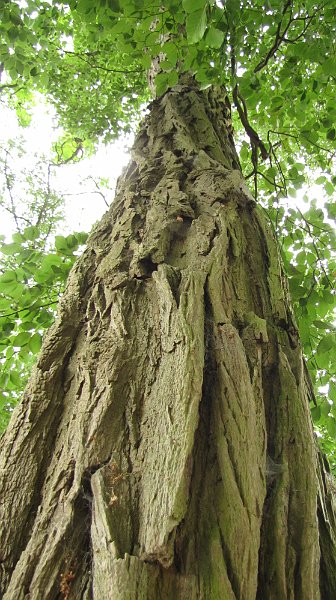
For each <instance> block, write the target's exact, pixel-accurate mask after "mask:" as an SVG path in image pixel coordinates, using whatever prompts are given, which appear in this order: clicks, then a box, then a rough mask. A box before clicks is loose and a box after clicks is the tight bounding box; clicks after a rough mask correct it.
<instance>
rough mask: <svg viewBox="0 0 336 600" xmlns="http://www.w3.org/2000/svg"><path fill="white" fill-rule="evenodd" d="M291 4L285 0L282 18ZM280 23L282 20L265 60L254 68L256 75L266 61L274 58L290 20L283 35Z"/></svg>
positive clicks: (289, 0) (264, 65) (290, 1)
mask: <svg viewBox="0 0 336 600" xmlns="http://www.w3.org/2000/svg"><path fill="white" fill-rule="evenodd" d="M291 4H292V0H287V2H286V4H285V6H284V8H283V11H282V16H283V17H284V16H285V14H286V12H287V10H288V9H289V8H290V6H291ZM282 22H283V18H282V19H281V21H280V23H279V24H278V27H277V30H276V34H275V41H274V44H273V46H272V48H271V49H270V50H269V51H268V53H267V54H266V56H265V58H263V60H261V61H260V63H258V64H257V66H256V67H255V69H254V71H253V72H254V73H258V71H261V69H263V68H264V67H266V65H267V63H268V61H269V60H270V59H271V58H272V56H274V54H275V53H276V51H277V50H278V48H279V46H280V44H281V42H282V41H283V40H284V38H285V36H286V33H287V31H288V29H289V27H290V25H291V23H292V21H291V19H289V21H288V23H287V25H286V27H285V29H284V31H283V33H281V27H282Z"/></svg>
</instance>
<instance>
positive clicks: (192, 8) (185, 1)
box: [182, 0, 208, 13]
mask: <svg viewBox="0 0 336 600" xmlns="http://www.w3.org/2000/svg"><path fill="white" fill-rule="evenodd" d="M207 4H208V0H182V6H183V8H184V10H185V11H186V12H187V13H193V12H196V11H198V10H201V9H204V8H205V7H206V6H207Z"/></svg>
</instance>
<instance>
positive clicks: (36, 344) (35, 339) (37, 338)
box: [29, 333, 42, 354]
mask: <svg viewBox="0 0 336 600" xmlns="http://www.w3.org/2000/svg"><path fill="white" fill-rule="evenodd" d="M41 346H42V336H41V335H40V334H39V333H34V335H32V337H31V338H30V340H29V350H31V351H32V352H33V354H37V353H38V352H39V351H40V349H41Z"/></svg>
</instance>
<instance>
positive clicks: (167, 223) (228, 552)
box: [0, 82, 336, 600]
mask: <svg viewBox="0 0 336 600" xmlns="http://www.w3.org/2000/svg"><path fill="white" fill-rule="evenodd" d="M306 377H307V375H306V371H305V369H304V364H303V359H302V353H301V349H300V343H299V340H298V334H297V327H296V324H295V319H294V317H293V314H292V311H291V308H290V302H289V298H288V292H287V288H286V284H285V279H284V275H283V271H282V267H281V261H280V259H279V254H278V250H277V244H276V241H275V239H274V237H273V234H272V230H271V228H270V227H269V225H268V223H267V222H266V221H265V218H264V216H263V214H262V212H261V210H260V209H259V208H258V206H257V205H256V203H255V201H254V199H253V197H252V196H251V194H250V192H249V191H248V189H247V187H246V185H245V182H244V180H243V177H242V174H241V171H240V168H239V161H238V158H237V155H236V152H235V149H234V145H233V140H232V134H231V129H230V114H229V108H228V106H227V103H226V100H225V94H224V93H223V90H217V91H216V90H209V91H207V92H200V91H199V90H198V89H197V88H196V86H194V85H193V84H192V83H191V82H187V83H179V85H177V86H176V87H175V88H173V89H172V90H170V91H169V92H167V93H166V94H165V95H164V96H163V97H162V98H160V99H158V100H156V101H154V102H153V104H152V106H151V108H150V114H149V116H148V117H147V118H146V120H145V122H144V124H143V125H142V127H141V128H140V131H139V133H138V136H137V138H136V141H135V144H134V148H133V152H132V161H131V163H130V164H129V166H128V168H127V169H126V170H125V172H124V174H123V176H122V177H121V179H120V181H119V184H118V190H117V194H116V198H115V201H114V203H113V205H112V207H111V209H110V210H109V211H108V213H107V214H106V215H105V216H104V217H103V219H102V221H101V223H100V224H99V225H98V226H97V227H96V228H95V230H94V232H93V233H92V235H91V237H90V239H89V242H88V246H87V249H86V251H85V252H84V254H83V256H82V257H81V258H80V259H79V260H78V262H77V264H76V266H75V267H74V269H73V271H72V273H71V274H70V278H69V283H68V287H67V290H66V293H65V294H64V296H63V298H62V301H61V303H60V308H59V316H58V319H57V322H56V323H55V325H54V326H53V327H52V328H51V330H50V331H49V333H48V335H47V336H46V338H45V340H44V344H43V348H42V352H41V355H40V357H39V360H38V363H37V365H36V368H35V369H34V372H33V374H32V377H31V380H30V383H29V385H28V388H27V390H26V392H25V395H24V398H23V400H22V403H21V404H20V406H19V407H18V409H17V410H16V413H15V415H14V417H13V419H12V422H11V424H10V426H9V428H8V431H7V433H6V435H5V437H4V439H3V442H2V449H1V469H2V470H1V473H2V476H1V485H0V488H1V503H2V504H1V511H2V515H1V519H2V520H1V522H2V524H3V526H2V529H1V534H0V535H1V537H0V539H1V552H0V554H1V555H0V561H1V562H0V568H1V571H0V573H1V577H0V580H1V588H0V589H1V590H2V597H3V598H4V599H5V600H20V599H26V600H27V599H28V598H29V599H30V600H40V599H41V598H43V599H45V600H49V599H50V600H53V599H56V598H62V597H63V598H64V596H65V592H64V590H68V591H67V592H66V593H67V594H68V597H69V599H70V600H71V599H76V600H77V599H81V598H83V599H86V600H89V599H93V600H107V599H109V600H110V599H111V600H133V599H134V598H143V599H147V598H148V599H149V600H151V599H152V600H158V599H160V598H162V599H170V598H171V599H174V600H175V599H177V600H178V599H181V600H182V599H185V598H190V599H191V600H192V599H195V600H196V599H202V600H203V599H204V600H216V599H221V600H222V599H223V598H224V599H225V600H226V599H228V600H230V599H239V600H253V598H260V599H261V598H262V599H263V600H267V599H269V600H271V599H272V600H273V599H275V598H279V599H281V600H282V599H286V598H288V599H291V598H300V599H303V600H304V599H307V600H311V599H312V598H314V599H318V598H323V599H326V600H328V599H329V598H330V599H331V598H333V597H334V596H335V597H336V582H335V575H333V572H334V573H335V572H336V571H335V556H336V554H335V521H334V512H333V511H334V507H333V504H332V501H331V493H330V489H329V488H328V480H327V477H326V474H325V471H324V468H323V465H321V461H320V459H319V456H318V453H317V450H316V446H315V441H314V437H313V432H312V426H311V420H310V413H309V400H308V391H307V380H306ZM66 586H68V587H66ZM62 590H63V591H62Z"/></svg>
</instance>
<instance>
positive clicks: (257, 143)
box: [233, 84, 268, 160]
mask: <svg viewBox="0 0 336 600" xmlns="http://www.w3.org/2000/svg"><path fill="white" fill-rule="evenodd" d="M233 102H234V105H235V107H236V109H237V111H238V114H239V117H240V120H241V122H242V124H243V126H244V129H245V131H246V133H247V135H248V136H249V138H250V141H251V145H252V146H254V147H256V148H257V149H258V148H259V150H260V154H261V156H262V158H263V160H266V159H267V158H268V152H267V150H266V147H265V145H264V143H263V142H262V141H261V139H260V137H259V135H258V134H257V132H256V131H255V129H253V127H252V125H251V124H250V122H249V120H248V113H247V107H246V102H245V100H244V98H243V97H242V95H241V94H240V92H239V89H238V84H236V85H235V87H234V89H233Z"/></svg>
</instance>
